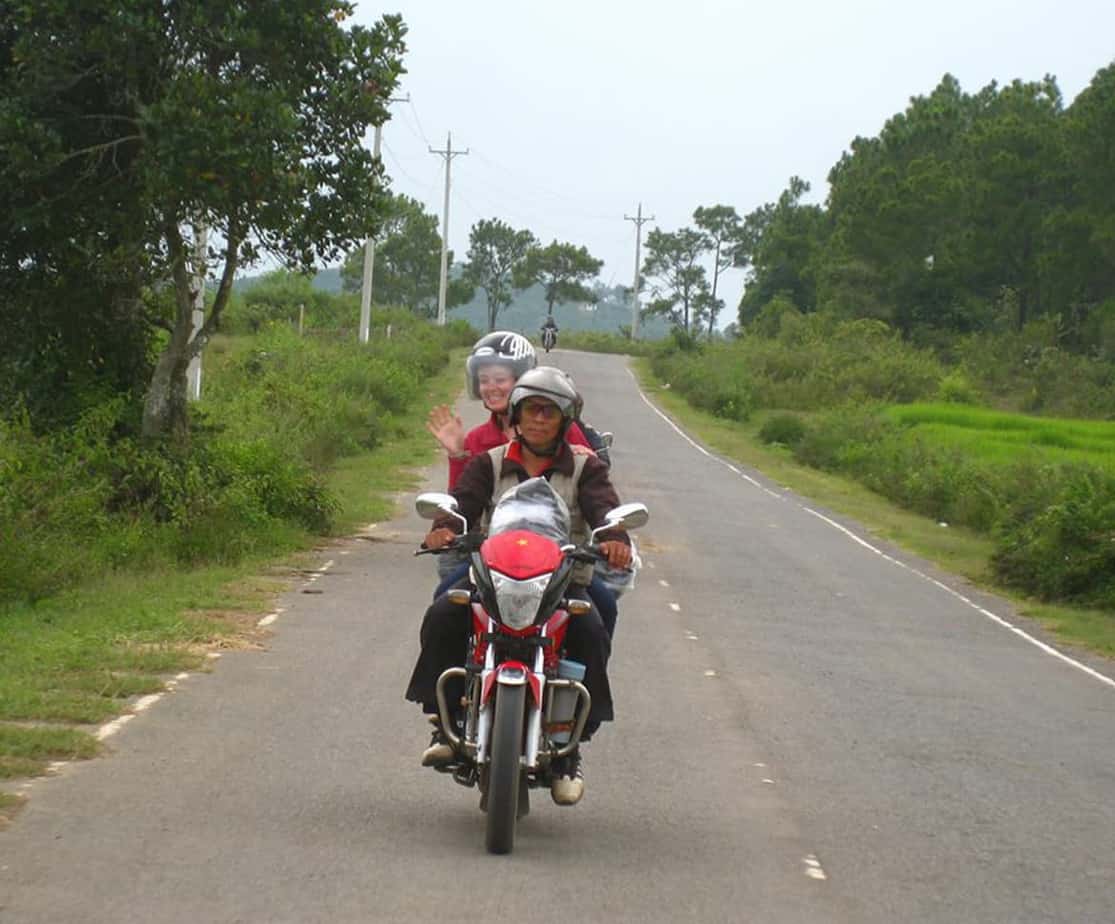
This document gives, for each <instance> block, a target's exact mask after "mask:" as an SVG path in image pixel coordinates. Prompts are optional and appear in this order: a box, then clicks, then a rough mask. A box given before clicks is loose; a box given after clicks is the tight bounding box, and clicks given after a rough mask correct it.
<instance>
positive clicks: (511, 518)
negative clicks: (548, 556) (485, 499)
mask: <svg viewBox="0 0 1115 924" xmlns="http://www.w3.org/2000/svg"><path fill="white" fill-rule="evenodd" d="M515 529H527V530H530V531H531V532H532V533H538V534H539V535H541V536H545V537H546V538H547V539H552V540H553V541H554V542H556V543H557V544H558V545H565V544H566V543H568V542H569V535H570V532H571V529H572V527H571V522H570V517H569V508H568V507H567V506H566V505H565V501H563V500H562V499H561V498H560V497H559V496H558V494H557V492H556V491H554V489H553V488H552V487H550V482H548V481H547V480H546V479H545V478H528V479H527V480H526V481H524V482H522V483H521V484H518V485H516V486H515V487H513V488H511V489H509V490H508V491H507V492H506V493H505V494H504V495H503V496H502V497H501V498H500V499H499V501H498V502H497V503H496V506H495V509H493V510H492V519H491V522H490V523H489V525H488V535H489V536H497V535H499V534H500V533H508V532H511V531H512V530H515Z"/></svg>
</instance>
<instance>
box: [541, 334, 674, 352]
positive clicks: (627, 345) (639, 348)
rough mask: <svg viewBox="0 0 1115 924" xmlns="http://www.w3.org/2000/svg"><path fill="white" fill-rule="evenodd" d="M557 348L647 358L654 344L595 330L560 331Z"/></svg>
mask: <svg viewBox="0 0 1115 924" xmlns="http://www.w3.org/2000/svg"><path fill="white" fill-rule="evenodd" d="M558 339H559V344H558V345H559V346H561V347H565V348H567V349H570V350H586V351H588V352H590V353H624V354H627V355H628V356H648V355H650V354H651V353H652V352H654V350H655V347H656V344H655V342H654V341H649V340H632V339H631V338H630V337H626V336H624V335H623V334H617V333H609V332H607V331H597V330H571V331H562V332H561V335H560V337H559V338H558Z"/></svg>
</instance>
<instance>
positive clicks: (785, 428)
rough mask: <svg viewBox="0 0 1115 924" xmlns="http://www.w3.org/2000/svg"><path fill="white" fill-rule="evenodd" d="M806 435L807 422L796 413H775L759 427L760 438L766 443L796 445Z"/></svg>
mask: <svg viewBox="0 0 1115 924" xmlns="http://www.w3.org/2000/svg"><path fill="white" fill-rule="evenodd" d="M804 436H805V422H804V421H803V420H802V419H801V418H800V417H797V416H796V415H794V414H774V415H773V416H771V417H768V418H767V419H766V420H765V421H764V422H763V425H762V427H760V428H759V439H761V440H762V441H763V442H764V443H781V444H782V445H783V446H790V447H794V446H796V445H797V444H798V443H800V442H801V440H802V438H803V437H804Z"/></svg>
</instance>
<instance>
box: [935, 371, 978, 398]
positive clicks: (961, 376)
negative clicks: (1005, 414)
mask: <svg viewBox="0 0 1115 924" xmlns="http://www.w3.org/2000/svg"><path fill="white" fill-rule="evenodd" d="M979 399H980V395H979V390H978V389H977V388H976V387H975V386H974V385H973V384H972V382H971V380H970V379H969V378H968V376H967V375H966V374H965V373H964V371H963V370H961V369H953V370H952V371H951V372H949V373H948V374H947V375H946V376H945V377H944V378H942V379H941V381H940V384H939V385H938V386H937V400H939V401H944V402H945V403H947V404H978V403H979Z"/></svg>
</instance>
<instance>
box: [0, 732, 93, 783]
mask: <svg viewBox="0 0 1115 924" xmlns="http://www.w3.org/2000/svg"><path fill="white" fill-rule="evenodd" d="M98 749H99V745H98V743H97V741H96V740H95V739H94V738H91V737H90V736H89V735H86V734H83V733H82V732H80V731H76V730H75V729H72V728H44V727H30V728H24V727H20V726H16V725H5V724H2V723H0V779H11V778H12V777H20V776H33V775H34V774H37V773H42V772H43V770H45V769H46V767H47V765H48V764H49V763H50V761H53V760H87V759H88V758H90V757H93V756H94V755H95V754H96V753H97V751H98Z"/></svg>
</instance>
